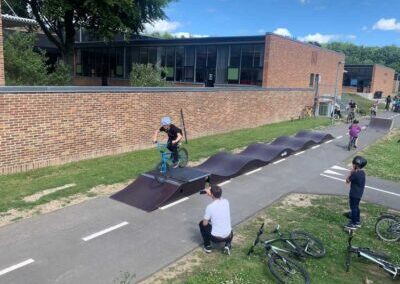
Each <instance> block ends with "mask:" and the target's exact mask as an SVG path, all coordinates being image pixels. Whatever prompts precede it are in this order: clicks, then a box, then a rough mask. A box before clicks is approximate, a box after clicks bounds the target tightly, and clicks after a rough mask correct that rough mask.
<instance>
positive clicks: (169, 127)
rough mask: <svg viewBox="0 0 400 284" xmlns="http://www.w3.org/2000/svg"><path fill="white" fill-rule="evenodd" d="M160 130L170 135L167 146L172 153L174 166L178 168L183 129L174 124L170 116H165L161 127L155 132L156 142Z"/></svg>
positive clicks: (154, 139) (154, 140)
mask: <svg viewBox="0 0 400 284" xmlns="http://www.w3.org/2000/svg"><path fill="white" fill-rule="evenodd" d="M160 132H165V133H167V135H168V142H167V144H168V145H167V148H168V150H170V151H171V153H172V162H173V165H172V167H173V168H177V167H178V166H179V154H178V143H179V141H181V140H182V130H181V129H180V128H178V127H176V126H175V125H173V124H172V121H171V118H170V117H169V116H165V117H163V118H162V119H161V127H160V129H157V130H156V132H155V133H154V137H153V142H154V143H157V137H158V134H159V133H160Z"/></svg>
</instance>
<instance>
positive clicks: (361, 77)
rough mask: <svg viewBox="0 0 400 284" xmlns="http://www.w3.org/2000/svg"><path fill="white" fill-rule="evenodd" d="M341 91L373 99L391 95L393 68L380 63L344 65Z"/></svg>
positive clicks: (393, 82)
mask: <svg viewBox="0 0 400 284" xmlns="http://www.w3.org/2000/svg"><path fill="white" fill-rule="evenodd" d="M344 69H345V73H344V75H343V91H344V92H349V93H359V94H363V96H365V97H366V98H369V99H373V98H378V97H380V96H388V95H392V93H393V88H394V84H395V81H394V80H393V78H395V70H394V69H392V68H389V67H386V66H383V65H380V64H373V65H372V64H371V65H352V64H346V65H345V66H344Z"/></svg>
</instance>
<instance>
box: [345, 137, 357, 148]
mask: <svg viewBox="0 0 400 284" xmlns="http://www.w3.org/2000/svg"><path fill="white" fill-rule="evenodd" d="M356 140H357V137H351V136H350V140H349V144H348V145H347V150H349V151H351V149H353V148H356Z"/></svg>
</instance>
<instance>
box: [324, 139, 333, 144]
mask: <svg viewBox="0 0 400 284" xmlns="http://www.w3.org/2000/svg"><path fill="white" fill-rule="evenodd" d="M332 141H333V140H329V141H326V142H325V144H329V143H332Z"/></svg>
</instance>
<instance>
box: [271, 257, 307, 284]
mask: <svg viewBox="0 0 400 284" xmlns="http://www.w3.org/2000/svg"><path fill="white" fill-rule="evenodd" d="M268 268H269V270H270V271H271V273H272V275H273V276H274V277H275V278H276V280H278V282H279V283H285V284H286V283H307V284H308V283H310V275H308V272H307V271H306V270H305V269H304V268H303V267H302V266H301V265H300V264H298V263H296V262H294V261H293V260H291V259H288V258H285V257H283V256H281V255H279V254H273V255H272V256H271V257H270V258H269V259H268Z"/></svg>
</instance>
